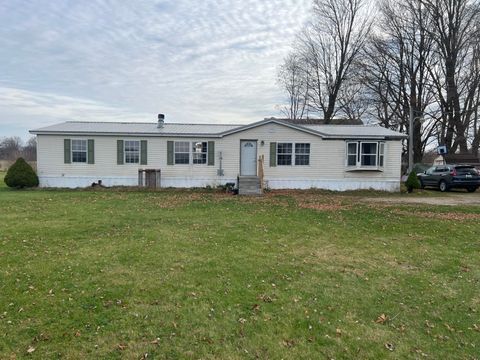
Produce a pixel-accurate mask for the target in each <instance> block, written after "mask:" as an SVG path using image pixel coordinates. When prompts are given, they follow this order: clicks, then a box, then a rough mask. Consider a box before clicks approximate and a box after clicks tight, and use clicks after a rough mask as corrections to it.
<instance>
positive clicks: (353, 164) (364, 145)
mask: <svg viewBox="0 0 480 360" xmlns="http://www.w3.org/2000/svg"><path fill="white" fill-rule="evenodd" d="M346 155H347V159H346V160H347V161H346V163H347V168H348V169H351V170H355V169H359V170H378V169H379V168H383V166H384V162H385V143H384V142H381V141H348V142H347V152H346Z"/></svg>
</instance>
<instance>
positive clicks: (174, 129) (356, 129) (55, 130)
mask: <svg viewBox="0 0 480 360" xmlns="http://www.w3.org/2000/svg"><path fill="white" fill-rule="evenodd" d="M268 123H276V124H279V125H282V126H286V127H289V128H293V129H296V130H299V131H303V132H307V133H310V134H313V135H317V136H320V137H322V138H325V139H329V138H331V139H337V138H362V139H363V138H381V139H383V138H397V139H402V138H405V135H404V134H401V133H399V132H396V131H393V130H390V129H386V128H383V127H380V126H365V125H311V124H302V125H299V124H292V123H291V122H288V121H284V120H279V119H265V120H262V121H258V122H255V123H251V124H248V125H234V124H175V123H168V124H167V123H166V124H164V125H163V127H161V128H158V127H157V123H153V122H152V123H132V122H128V123H127V122H86V121H67V122H63V123H60V124H55V125H51V126H47V127H43V128H39V129H35V130H30V132H31V133H32V134H65V135H134V136H135V135H137V136H140V135H141V136H154V137H156V136H161V137H187V136H202V137H217V138H219V137H224V136H228V135H231V134H234V133H237V132H241V131H245V130H248V129H252V128H255V127H258V126H261V125H265V124H268Z"/></svg>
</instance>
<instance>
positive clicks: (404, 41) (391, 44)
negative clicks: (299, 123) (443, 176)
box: [278, 0, 480, 162]
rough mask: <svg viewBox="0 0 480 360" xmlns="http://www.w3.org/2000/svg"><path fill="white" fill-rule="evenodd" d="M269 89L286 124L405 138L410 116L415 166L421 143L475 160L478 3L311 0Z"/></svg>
mask: <svg viewBox="0 0 480 360" xmlns="http://www.w3.org/2000/svg"><path fill="white" fill-rule="evenodd" d="M278 82H279V84H280V85H281V87H282V88H283V90H284V91H285V93H286V94H287V97H288V100H287V103H286V104H285V105H284V106H282V112H283V113H284V114H285V115H286V116H287V117H288V118H291V119H303V118H307V117H322V118H323V119H325V122H326V123H329V122H330V121H331V120H332V119H333V118H334V117H336V118H339V117H342V118H350V119H351V118H355V119H362V120H363V121H365V122H367V123H372V122H379V124H380V125H382V126H384V127H386V128H390V129H393V130H397V131H400V132H403V133H409V132H410V129H409V116H410V111H412V112H413V117H414V122H413V124H414V125H413V135H414V142H413V148H414V161H415V162H420V161H421V160H422V157H423V154H424V153H425V151H426V149H427V146H428V145H430V144H441V145H445V146H446V147H447V149H448V151H449V152H451V153H453V152H462V153H467V152H470V153H473V154H478V151H479V148H480V119H479V118H478V116H479V110H480V2H479V1H478V0H477V1H472V0H403V1H400V2H399V1H396V0H378V1H377V3H372V2H370V1H369V0H314V2H313V8H312V17H311V21H310V22H309V23H308V24H307V25H306V26H305V28H304V29H303V30H302V32H301V33H300V34H298V36H297V38H296V41H295V44H294V46H293V48H292V51H291V53H290V54H289V55H288V56H287V57H286V58H285V59H284V62H283V64H282V66H281V67H280V69H279V72H278ZM404 152H406V148H405V150H404Z"/></svg>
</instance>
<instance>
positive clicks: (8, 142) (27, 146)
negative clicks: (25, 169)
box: [0, 136, 37, 161]
mask: <svg viewBox="0 0 480 360" xmlns="http://www.w3.org/2000/svg"><path fill="white" fill-rule="evenodd" d="M19 157H22V158H24V159H25V160H26V161H36V159H37V139H36V138H35V137H34V136H33V137H31V138H30V139H28V141H27V142H25V143H24V142H23V141H22V139H20V138H19V137H18V136H12V137H4V138H0V160H8V161H15V160H16V159H18V158H19Z"/></svg>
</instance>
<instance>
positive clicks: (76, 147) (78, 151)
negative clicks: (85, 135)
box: [72, 139, 87, 163]
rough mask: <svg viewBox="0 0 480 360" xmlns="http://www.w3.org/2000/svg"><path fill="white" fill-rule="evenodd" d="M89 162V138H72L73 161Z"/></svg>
mask: <svg viewBox="0 0 480 360" xmlns="http://www.w3.org/2000/svg"><path fill="white" fill-rule="evenodd" d="M86 162H87V140H78V139H75V140H72V163H86Z"/></svg>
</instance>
